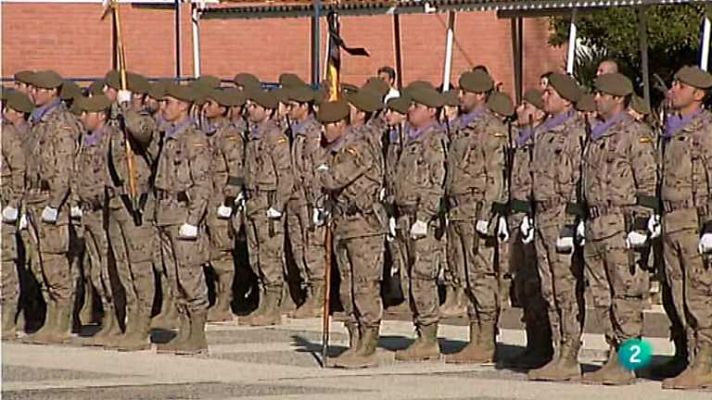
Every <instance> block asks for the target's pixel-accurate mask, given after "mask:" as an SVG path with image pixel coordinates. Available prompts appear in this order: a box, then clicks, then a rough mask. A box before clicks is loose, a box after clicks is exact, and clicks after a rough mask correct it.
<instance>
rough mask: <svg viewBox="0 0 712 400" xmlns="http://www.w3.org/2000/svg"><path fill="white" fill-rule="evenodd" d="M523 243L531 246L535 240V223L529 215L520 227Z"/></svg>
mask: <svg viewBox="0 0 712 400" xmlns="http://www.w3.org/2000/svg"><path fill="white" fill-rule="evenodd" d="M519 232H520V233H521V237H522V243H524V244H529V243H531V242H532V241H533V240H534V221H533V220H532V219H531V218H529V216H528V215H525V216H524V219H522V223H521V224H520V225H519Z"/></svg>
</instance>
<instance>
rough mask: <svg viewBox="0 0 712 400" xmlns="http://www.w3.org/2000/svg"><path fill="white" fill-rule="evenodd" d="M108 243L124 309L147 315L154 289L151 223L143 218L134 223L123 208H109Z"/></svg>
mask: <svg viewBox="0 0 712 400" xmlns="http://www.w3.org/2000/svg"><path fill="white" fill-rule="evenodd" d="M109 242H110V243H111V248H112V251H113V252H114V258H115V259H116V270H117V272H118V275H119V280H120V281H121V285H122V286H123V287H124V291H125V292H126V308H127V309H129V310H141V312H142V313H146V314H150V313H151V309H152V308H153V297H154V295H155V291H156V289H155V283H154V274H153V258H154V252H155V249H154V248H155V246H156V242H155V232H154V228H153V225H152V224H151V222H150V221H143V223H142V224H141V225H140V226H137V225H136V223H135V222H134V220H133V218H132V216H131V214H130V213H129V212H128V211H127V210H126V208H125V207H123V206H122V207H120V208H112V209H111V210H110V212H109Z"/></svg>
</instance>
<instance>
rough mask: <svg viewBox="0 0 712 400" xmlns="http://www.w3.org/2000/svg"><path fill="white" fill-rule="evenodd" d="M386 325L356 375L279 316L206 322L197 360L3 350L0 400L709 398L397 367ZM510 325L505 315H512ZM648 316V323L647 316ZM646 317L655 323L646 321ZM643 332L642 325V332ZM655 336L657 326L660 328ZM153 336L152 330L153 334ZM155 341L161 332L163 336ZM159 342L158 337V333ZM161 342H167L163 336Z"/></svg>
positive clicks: (506, 337)
mask: <svg viewBox="0 0 712 400" xmlns="http://www.w3.org/2000/svg"><path fill="white" fill-rule="evenodd" d="M400 319H401V320H399V318H395V319H393V318H391V319H390V320H388V321H386V322H385V323H384V327H383V330H382V337H381V340H380V343H379V350H378V352H379V353H378V354H379V359H380V364H379V366H378V367H377V368H372V369H364V370H341V369H333V368H326V369H324V368H321V367H320V364H319V357H318V353H319V350H320V348H321V346H320V340H321V334H320V321H319V320H317V319H313V320H302V321H295V320H287V319H285V322H284V324H282V325H280V326H276V327H270V328H250V327H240V326H237V324H232V323H229V324H223V325H210V326H209V327H208V334H207V336H208V342H209V345H210V353H209V355H206V356H200V357H183V356H173V355H162V354H161V355H159V354H156V353H155V350H147V351H143V352H136V353H120V352H116V351H110V350H103V349H97V348H85V347H79V346H38V345H28V344H22V343H19V342H5V343H3V345H2V398H3V399H6V400H12V399H32V400H39V399H57V400H64V399H66V400H83V399H87V400H95V399H101V400H109V399H142V400H143V399H315V400H319V399H324V400H326V399H328V400H340V399H359V400H362V399H389V400H397V399H481V400H490V399H574V398H575V399H581V400H585V399H596V400H601V399H625V400H635V399H645V400H658V399H685V400H688V399H689V400H697V399H699V400H702V399H706V400H710V399H712V390H709V391H697V392H679V391H663V390H662V389H661V388H660V382H655V381H651V380H648V379H639V380H638V383H636V384H635V385H632V386H626V387H604V386H586V385H582V384H576V383H546V382H529V381H527V380H526V375H525V374H524V373H523V372H518V371H511V370H507V369H498V368H497V367H496V366H462V365H448V364H445V363H444V362H442V361H433V362H426V363H400V362H396V361H395V360H394V350H395V349H399V348H402V347H405V346H406V345H407V344H408V343H409V341H410V340H411V339H412V338H413V329H412V326H411V324H410V322H408V321H406V320H404V319H405V318H400ZM510 319H511V318H510ZM648 319H650V318H647V319H646V320H648ZM652 319H653V320H654V318H652ZM504 325H505V327H507V326H508V325H511V326H512V327H511V328H506V329H503V330H502V331H501V332H500V335H499V341H500V346H501V350H502V352H503V353H504V354H505V356H511V355H513V354H515V353H516V352H517V351H520V350H521V346H522V345H523V344H524V331H523V330H522V329H520V328H517V327H516V324H515V323H505V324H504ZM332 326H333V329H332V332H333V333H332V336H331V337H332V340H331V343H332V352H333V354H334V355H335V354H338V353H339V352H341V351H343V350H344V348H345V343H346V333H345V330H344V329H343V327H342V324H341V323H338V322H334V323H333V324H332ZM646 329H649V328H648V327H646ZM658 331H659V329H658ZM155 334H156V336H161V334H160V332H158V333H155ZM162 336H166V333H163V334H162ZM440 338H441V346H442V349H443V352H445V353H449V352H454V351H457V350H458V349H459V348H461V347H462V346H464V345H465V340H466V338H467V328H466V327H465V326H464V323H463V321H462V320H458V321H453V322H450V321H448V323H446V324H443V325H442V326H441V328H440ZM157 339H160V338H158V337H157ZM164 339H165V338H164ZM650 340H651V342H652V344H653V347H654V348H655V352H656V354H657V357H656V358H655V361H654V362H661V361H663V359H664V358H665V357H664V356H665V355H669V354H671V352H672V347H671V345H670V343H669V342H668V341H667V339H665V338H662V337H654V338H651V339H650ZM584 343H585V344H584V349H583V351H582V353H581V356H580V359H581V361H582V362H583V363H585V366H584V369H585V370H591V369H593V368H594V366H595V365H597V364H600V363H601V362H602V361H603V360H604V357H605V349H606V346H605V343H604V342H603V339H602V337H601V336H600V335H597V334H592V333H587V334H585V335H584Z"/></svg>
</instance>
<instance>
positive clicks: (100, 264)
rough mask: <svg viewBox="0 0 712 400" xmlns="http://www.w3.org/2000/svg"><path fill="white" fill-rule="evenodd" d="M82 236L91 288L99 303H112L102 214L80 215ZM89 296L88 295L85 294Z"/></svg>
mask: <svg viewBox="0 0 712 400" xmlns="http://www.w3.org/2000/svg"><path fill="white" fill-rule="evenodd" d="M82 234H83V236H84V244H85V246H86V254H87V261H88V262H86V263H85V264H84V268H85V271H86V272H87V275H88V276H89V279H90V281H91V284H92V286H93V287H94V290H96V293H97V294H98V295H99V297H100V298H101V302H102V303H103V304H104V305H106V304H112V303H113V302H114V290H113V289H114V288H113V286H112V285H111V279H110V277H109V260H108V257H107V256H108V254H109V242H108V237H107V232H106V228H105V224H104V212H103V211H102V210H99V211H84V213H83V215H82ZM85 295H89V294H85Z"/></svg>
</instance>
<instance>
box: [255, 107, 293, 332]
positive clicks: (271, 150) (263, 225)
mask: <svg viewBox="0 0 712 400" xmlns="http://www.w3.org/2000/svg"><path fill="white" fill-rule="evenodd" d="M245 171H246V173H245V187H246V189H247V193H246V194H247V203H246V212H245V219H246V221H245V224H246V229H247V245H248V251H249V257H250V266H251V267H252V271H253V272H254V273H255V275H257V279H258V281H259V284H260V288H261V289H262V293H261V294H262V295H263V296H262V298H261V299H260V308H258V310H257V311H256V312H255V313H253V317H254V318H257V317H258V316H260V315H261V314H263V312H264V311H269V312H270V313H271V314H273V313H274V311H273V310H272V306H274V307H277V306H278V305H279V303H280V301H281V296H282V288H283V284H284V222H285V215H284V214H285V211H286V207H287V201H288V200H289V197H290V196H291V194H292V187H293V177H292V163H291V160H290V151H289V140H288V139H287V136H286V135H285V134H284V133H283V132H282V130H281V129H279V127H278V126H277V124H276V123H275V122H274V121H272V120H266V121H264V122H262V123H261V124H260V125H256V126H254V127H253V128H252V129H251V130H250V137H249V140H248V141H247V144H246V148H245ZM270 208H274V209H275V210H277V211H279V212H281V213H282V216H281V217H280V218H277V219H269V218H268V217H267V210H268V209H270ZM265 307H268V308H269V309H266V308H265ZM261 319H262V318H259V319H257V321H260V320H261ZM270 320H271V318H270ZM248 323H251V321H250V320H248ZM270 323H271V322H270Z"/></svg>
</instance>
